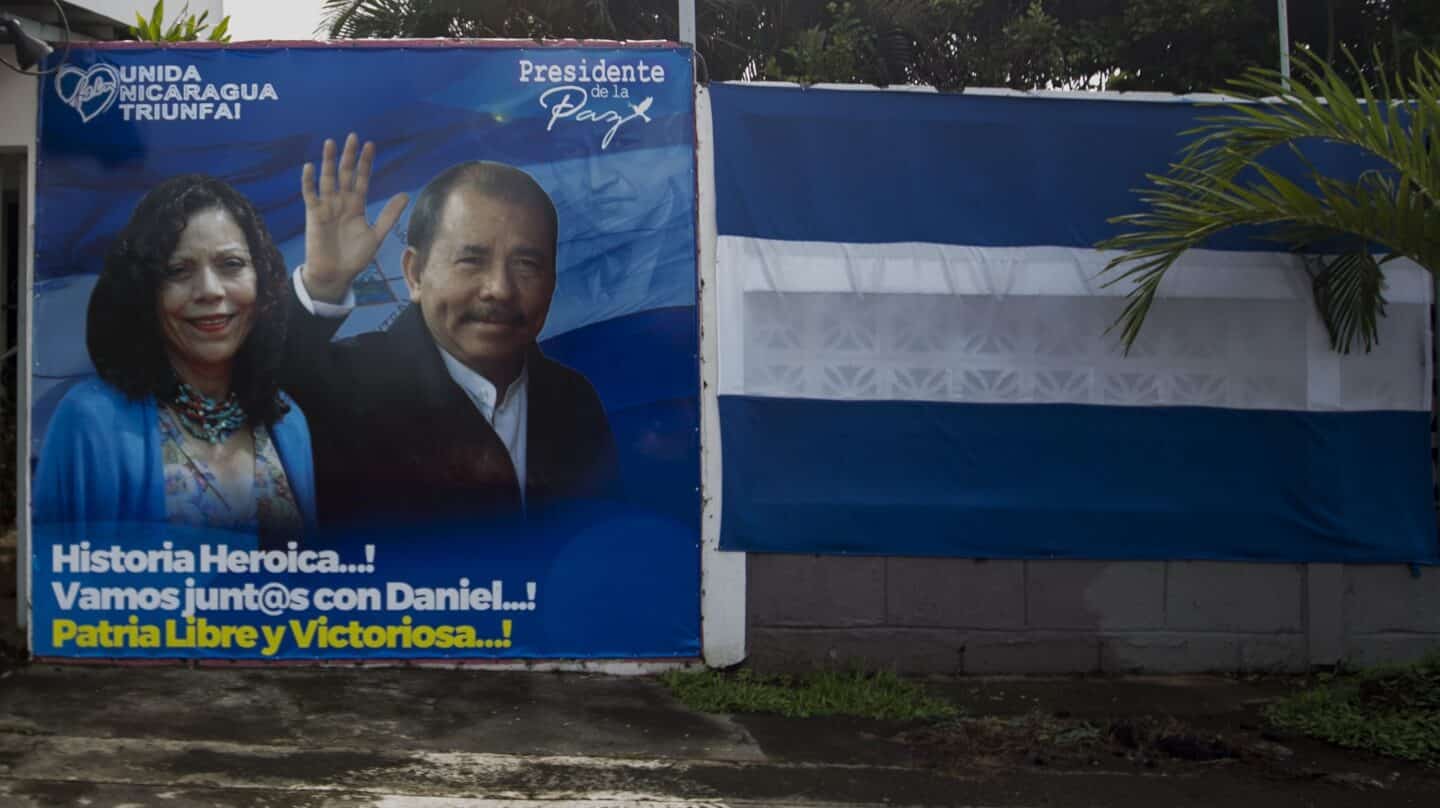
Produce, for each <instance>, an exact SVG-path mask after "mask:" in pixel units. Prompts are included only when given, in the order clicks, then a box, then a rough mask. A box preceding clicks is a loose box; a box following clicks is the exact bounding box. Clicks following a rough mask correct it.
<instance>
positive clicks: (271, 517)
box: [160, 406, 303, 546]
mask: <svg viewBox="0 0 1440 808" xmlns="http://www.w3.org/2000/svg"><path fill="white" fill-rule="evenodd" d="M177 419H178V416H177V415H175V413H173V412H171V411H170V409H169V408H168V407H164V406H162V407H160V438H161V440H160V457H161V460H162V461H163V463H164V465H165V512H166V514H167V515H168V517H169V521H170V522H171V523H172V524H181V525H191V526H198V527H211V528H223V529H226V530H234V531H240V532H245V533H253V534H256V535H257V536H259V537H260V538H261V544H262V546H263V545H266V544H271V543H274V544H275V545H276V546H279V545H280V544H283V542H285V541H286V540H293V539H297V538H299V537H300V533H301V529H302V525H303V522H302V520H301V517H300V508H299V506H298V505H296V503H295V494H294V492H292V491H291V490H290V480H289V478H288V477H286V476H285V467H284V466H283V465H281V463H280V455H279V454H278V453H277V452H276V451H275V444H274V443H273V442H272V441H271V440H270V432H269V431H268V430H266V429H265V427H264V426H256V427H254V436H255V485H254V486H253V487H252V488H251V494H252V496H250V497H249V498H248V499H246V500H245V501H243V502H227V501H226V500H225V499H224V498H223V497H222V496H220V494H219V493H218V491H217V488H216V486H215V473H214V472H213V471H211V469H210V468H209V466H208V465H207V464H205V463H204V462H202V461H196V460H194V459H192V458H191V456H190V455H189V454H188V453H186V452H185V450H184V448H183V444H182V441H183V439H184V436H185V432H184V430H183V429H182V428H181V426H180V423H179V421H178V420H177Z"/></svg>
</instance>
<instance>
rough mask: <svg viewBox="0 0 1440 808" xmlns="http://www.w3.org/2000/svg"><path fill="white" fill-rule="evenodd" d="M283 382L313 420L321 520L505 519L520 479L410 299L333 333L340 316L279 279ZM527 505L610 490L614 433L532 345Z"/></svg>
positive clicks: (570, 378) (608, 494)
mask: <svg viewBox="0 0 1440 808" xmlns="http://www.w3.org/2000/svg"><path fill="white" fill-rule="evenodd" d="M289 298H290V302H289V323H288V326H289V336H288V339H287V343H288V344H287V346H286V361H287V364H286V366H285V368H284V371H283V372H282V384H283V386H284V388H285V390H286V391H287V392H288V393H290V395H291V396H292V397H294V399H295V401H296V402H297V403H298V404H299V405H300V408H301V410H303V411H304V413H305V417H306V419H307V420H308V421H309V422H310V433H311V442H312V445H313V446H314V452H315V487H316V500H317V505H318V511H319V520H320V524H321V525H322V526H326V525H336V524H351V523H357V522H362V521H364V522H372V521H375V520H391V519H393V520H398V521H403V522H415V521H422V522H423V521H431V520H447V521H448V520H452V519H456V518H470V517H489V516H512V515H517V514H519V513H520V512H521V499H520V486H519V482H518V481H517V478H516V474H515V468H514V465H513V464H512V463H511V461H510V456H509V454H508V453H507V452H506V450H505V444H504V443H502V442H501V440H500V436H499V435H497V434H496V433H495V430H494V429H492V428H491V427H490V425H489V424H488V423H487V422H486V421H485V419H484V417H483V416H481V414H480V412H479V410H477V409H476V408H475V404H474V403H473V402H472V401H471V400H470V398H469V396H467V395H466V394H465V391H464V390H463V389H461V388H460V386H459V385H457V384H456V383H455V381H454V380H453V379H451V378H450V373H449V371H448V370H447V369H446V367H445V362H444V360H443V359H442V358H441V356H440V351H439V349H438V348H437V347H436V345H435V341H434V338H433V337H431V335H430V331H429V329H428V328H427V327H426V325H425V320H424V317H423V316H422V314H421V311H420V307H419V306H417V305H410V306H408V307H406V308H405V310H404V311H402V312H401V314H400V315H399V317H397V318H396V319H395V321H394V323H392V324H391V326H390V327H389V329H387V330H385V331H379V332H372V333H368V334H361V335H358V336H356V337H353V338H351V339H347V340H344V341H341V342H332V341H331V339H332V337H333V336H334V335H335V332H336V331H337V330H338V329H339V327H340V323H341V322H342V320H341V319H339V318H328V317H318V316H316V315H313V314H311V313H309V312H308V311H306V310H305V308H304V306H303V305H301V303H300V301H299V298H298V297H296V295H295V291H294V289H293V288H292V289H290V290H289ZM526 372H527V374H528V376H529V382H528V384H529V389H528V391H527V394H528V403H529V411H528V413H527V414H526V433H525V434H526V457H525V465H526V480H525V507H524V511H525V513H527V514H528V515H530V516H536V515H541V514H543V513H544V512H545V511H546V509H547V508H549V507H551V506H553V505H556V504H558V503H561V502H570V501H574V500H592V499H613V498H617V497H618V496H619V492H620V472H619V465H618V463H617V460H616V453H615V441H614V438H613V436H612V435H611V432H610V425H609V423H608V422H607V421H606V419H605V411H604V409H603V408H602V407H601V404H600V398H599V396H597V395H596V394H595V389H594V388H593V387H591V386H590V383H589V382H588V381H587V380H586V379H585V377H584V376H582V375H580V374H579V373H577V372H575V371H574V370H571V369H570V368H567V367H565V366H564V365H561V364H560V363H558V362H555V361H553V360H551V359H548V358H546V357H545V355H544V354H542V353H541V352H540V349H539V347H538V346H532V347H531V349H530V354H529V356H528V357H527V358H526Z"/></svg>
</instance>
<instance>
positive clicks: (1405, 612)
mask: <svg viewBox="0 0 1440 808" xmlns="http://www.w3.org/2000/svg"><path fill="white" fill-rule="evenodd" d="M1345 631H1346V633H1347V634H1356V635H1361V634H1380V633H1385V632H1400V633H1417V634H1426V633H1435V634H1440V569H1433V568H1431V569H1425V568H1423V567H1422V568H1420V577H1418V578H1417V577H1415V576H1413V575H1411V573H1410V568H1409V567H1408V566H1403V565H1398V564H1395V565H1391V564H1386V565H1380V566H1370V565H1366V566H1353V565H1352V566H1347V567H1346V568H1345Z"/></svg>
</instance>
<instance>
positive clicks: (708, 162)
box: [695, 85, 745, 668]
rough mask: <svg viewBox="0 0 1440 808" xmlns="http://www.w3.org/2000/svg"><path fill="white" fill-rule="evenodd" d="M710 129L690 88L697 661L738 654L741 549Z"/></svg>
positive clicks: (705, 109)
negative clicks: (729, 452) (734, 511)
mask: <svg viewBox="0 0 1440 808" xmlns="http://www.w3.org/2000/svg"><path fill="white" fill-rule="evenodd" d="M714 137H715V130H714V127H713V125H712V121H711V117H710V92H709V90H707V89H706V88H705V87H702V86H699V85H696V87H695V170H696V179H697V183H696V184H697V191H698V200H697V208H696V210H697V218H698V222H697V228H698V229H697V232H696V238H697V242H698V244H697V247H698V252H699V255H698V262H699V267H698V269H699V277H698V279H697V280H698V282H699V284H700V502H701V516H700V642H701V649H702V653H703V654H704V658H705V664H706V665H709V666H710V667H712V668H726V667H729V666H731V665H736V664H738V663H740V662H741V661H743V660H744V659H745V554H744V553H736V552H721V550H720V496H721V486H720V481H721V479H722V478H721V474H722V471H723V470H722V467H721V459H720V400H719V391H720V363H719V356H718V354H719V350H718V346H719V340H718V338H717V336H716V331H715V329H716V327H717V325H718V322H719V318H718V317H717V316H716V304H717V295H716V288H715V259H716V244H717V241H718V227H717V224H716V221H715V141H714Z"/></svg>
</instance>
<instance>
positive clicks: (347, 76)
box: [31, 44, 700, 658]
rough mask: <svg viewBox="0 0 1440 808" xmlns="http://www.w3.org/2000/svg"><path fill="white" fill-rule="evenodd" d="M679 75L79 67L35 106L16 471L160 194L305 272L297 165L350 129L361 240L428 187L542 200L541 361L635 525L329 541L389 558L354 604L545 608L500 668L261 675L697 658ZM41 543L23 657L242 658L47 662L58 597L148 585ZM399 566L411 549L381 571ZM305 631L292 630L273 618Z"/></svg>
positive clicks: (221, 56) (391, 54) (575, 522)
mask: <svg viewBox="0 0 1440 808" xmlns="http://www.w3.org/2000/svg"><path fill="white" fill-rule="evenodd" d="M642 65H643V67H642ZM550 66H554V67H555V68H556V69H554V70H551V69H549V67H550ZM621 68H624V69H625V72H624V73H623V74H622V73H621ZM690 71H691V68H690V52H689V51H688V50H687V49H679V48H667V47H629V48H509V47H506V48H499V47H497V48H475V47H462V48H442V47H427V46H405V45H398V46H397V45H389V44H387V45H386V46H383V47H352V48H332V47H315V48H211V47H203V48H196V47H187V48H166V49H153V48H148V47H145V48H132V47H126V48H110V49H97V50H85V49H76V50H74V51H73V52H72V53H71V56H70V59H69V62H68V63H67V68H66V70H64V71H62V72H61V74H60V75H59V76H58V77H56V78H55V79H53V80H47V81H45V82H42V85H41V91H40V92H41V103H40V106H41V115H40V120H41V123H40V133H39V153H38V172H37V191H36V216H35V221H36V233H35V248H36V258H35V287H34V292H35V317H34V332H33V346H34V350H33V364H32V368H31V371H32V379H33V385H32V401H31V415H32V432H31V434H32V445H31V452H32V458H38V457H39V456H40V450H41V446H42V444H43V441H44V436H45V434H46V427H47V425H48V424H49V421H50V417H51V415H52V414H53V413H54V411H55V408H56V406H57V404H58V403H59V402H60V401H61V400H62V399H63V398H64V396H65V394H66V393H67V392H68V391H69V390H71V389H72V388H73V387H74V386H75V385H76V384H77V383H79V382H81V381H83V380H85V379H87V378H93V373H94V371H93V368H92V367H91V364H90V360H89V356H88V354H87V352H86V348H85V339H84V337H85V316H86V314H85V313H86V306H87V304H88V300H89V295H90V290H91V288H92V286H93V284H94V281H95V278H96V275H97V273H98V272H99V270H100V268H101V266H102V264H103V262H104V259H105V254H106V252H107V250H108V249H109V248H110V246H111V242H112V240H113V237H114V235H115V233H116V232H117V231H118V230H119V229H120V228H121V227H122V226H123V225H124V223H125V222H126V221H127V219H128V218H129V216H130V214H131V211H132V210H133V208H134V206H135V203H136V202H137V201H138V200H139V198H140V197H141V196H142V195H143V194H144V193H145V192H146V191H147V190H149V189H150V188H152V187H154V186H155V185H156V184H157V183H159V182H160V181H162V180H164V179H166V178H168V177H171V176H174V175H177V174H182V173H189V172H203V173H207V174H212V175H215V176H218V177H221V178H223V179H225V180H226V181H227V182H229V183H231V184H232V185H234V186H235V187H236V188H237V189H238V190H239V191H240V192H241V193H243V194H244V195H245V196H246V197H248V198H249V199H250V200H251V201H252V202H253V204H254V205H255V207H256V209H257V210H258V211H259V213H260V215H261V216H262V217H263V219H264V221H265V223H266V225H267V226H268V228H269V229H270V232H271V233H272V235H273V237H274V239H275V241H276V244H277V245H278V246H279V247H280V249H281V252H282V253H283V255H284V257H285V259H286V261H287V263H288V264H289V265H290V266H292V267H294V266H298V265H299V264H300V263H301V262H303V260H304V207H303V200H302V199H301V196H300V183H299V178H300V168H301V166H302V165H303V164H304V163H305V162H307V161H311V162H314V161H318V159H319V155H320V153H321V147H322V143H323V141H324V140H325V139H326V138H336V139H339V138H342V137H343V136H344V135H345V133H347V132H351V131H354V132H357V133H359V134H360V135H361V137H363V138H365V139H367V140H373V141H374V142H375V143H376V145H377V149H378V158H377V162H376V168H375V173H374V176H373V179H372V181H371V187H370V193H369V202H370V206H371V207H370V211H369V213H370V217H371V219H372V220H373V218H374V216H375V214H376V213H377V212H378V210H379V207H380V206H381V205H383V203H384V201H385V200H387V199H388V198H390V197H391V196H392V195H394V194H396V193H399V192H406V193H409V194H411V197H412V199H413V197H414V194H415V193H416V192H417V191H418V190H419V189H420V188H421V187H422V186H423V185H424V183H425V182H426V181H427V180H428V179H430V178H431V177H433V176H434V175H435V174H437V173H439V172H440V171H441V170H443V169H445V168H446V167H448V166H450V165H453V164H455V163H458V162H462V161H467V160H477V159H480V160H493V161H498V162H504V163H509V164H512V165H516V166H519V167H520V168H523V169H524V170H526V171H527V172H529V173H530V174H531V175H532V176H534V177H535V179H536V180H537V181H538V182H539V183H540V185H541V186H542V187H543V188H544V189H545V190H546V192H547V193H548V194H549V195H550V196H551V198H552V199H553V201H554V203H555V206H556V208H557V212H558V214H559V220H560V233H559V244H558V252H559V255H558V260H557V266H558V269H557V273H558V281H557V289H556V293H555V296H554V299H553V302H552V305H551V308H550V313H549V316H548V319H547V320H546V325H545V330H544V332H543V333H542V334H541V345H542V348H543V349H544V351H545V353H546V355H548V356H549V357H551V358H553V359H555V360H557V361H559V362H561V363H563V364H565V365H568V366H570V367H572V368H575V369H576V370H578V371H580V372H581V373H582V374H583V375H584V376H585V377H586V378H588V380H589V381H590V383H591V384H592V385H593V386H594V387H595V389H596V391H597V393H598V394H599V396H600V399H601V401H602V403H603V406H604V408H605V413H606V416H607V418H608V420H609V422H610V425H611V428H612V429H613V431H614V433H615V438H616V443H617V447H618V451H619V455H620V457H619V460H620V466H621V472H622V475H623V478H624V486H625V489H626V493H627V497H628V501H627V505H626V506H625V507H623V508H619V509H615V510H611V511H607V512H604V513H595V512H587V513H584V514H581V513H572V514H567V515H566V516H565V517H564V518H559V519H556V520H553V521H551V522H549V523H547V528H546V530H545V532H544V534H543V535H541V536H538V537H537V536H535V535H533V531H530V532H527V533H525V534H524V535H523V536H522V534H521V532H520V531H518V530H517V531H512V532H507V531H506V529H505V528H503V527H501V526H487V527H486V529H485V531H483V532H484V535H483V536H477V535H475V534H476V532H477V531H476V529H475V527H474V526H467V525H417V526H414V529H413V530H410V531H408V532H407V533H408V535H404V536H399V535H395V534H396V532H397V531H395V530H389V531H388V532H385V533H377V534H376V535H360V534H358V533H354V532H352V533H347V534H343V535H341V534H331V535H328V536H327V537H326V541H327V542H328V543H329V544H330V545H331V546H333V547H335V548H336V550H337V551H338V552H340V553H341V554H342V555H343V556H344V557H345V558H346V559H347V563H348V562H349V561H361V560H363V559H362V556H363V553H364V547H365V545H367V544H374V545H376V547H377V548H378V552H377V555H378V556H379V558H378V559H377V560H376V562H375V567H376V570H375V571H374V572H373V576H374V577H373V579H369V580H368V584H367V585H370V584H373V585H378V586H381V587H382V588H383V585H384V581H385V580H386V579H388V578H392V577H393V578H395V579H396V580H399V579H402V578H403V579H404V580H405V581H407V582H408V583H409V584H413V585H415V586H430V587H452V588H453V587H455V586H456V581H458V580H459V579H460V578H461V577H468V578H469V579H473V580H474V581H476V582H477V585H478V582H480V581H482V580H483V581H486V582H489V581H490V580H492V579H496V580H499V579H503V580H504V581H505V583H506V586H508V587H512V589H511V591H512V592H515V591H516V590H515V589H513V587H521V591H523V586H524V584H525V582H533V583H535V584H536V588H537V590H538V592H539V593H540V594H539V595H538V597H537V599H536V604H537V606H536V608H535V609H533V610H529V611H524V612H517V613H516V614H514V615H513V631H514V634H513V642H512V644H511V645H510V646H509V647H507V648H495V649H484V650H480V651H476V650H464V651H456V650H453V649H452V650H448V651H441V650H438V649H431V650H429V651H422V650H419V649H413V648H412V649H409V650H408V651H407V652H406V653H394V652H392V651H389V650H374V649H354V648H347V649H335V648H331V649H326V650H324V651H321V652H317V651H316V650H315V649H314V648H313V647H312V648H310V649H297V648H295V647H287V649H286V650H285V651H284V652H283V653H281V654H279V655H277V657H276V658H282V657H286V656H289V657H316V656H321V657H324V656H331V657H392V658H393V657H416V658H418V657H425V656H444V657H456V656H526V657H562V656H563V657H584V656H605V657H619V656H632V657H633V656H641V657H661V656H693V655H696V654H698V650H699V595H698V588H699V513H700V499H699V434H698V426H699V406H698V370H697V354H698V342H697V332H698V326H697V321H696V282H695V229H694V222H695V169H694V159H695V157H694V114H693V99H692V95H691V72H690ZM642 77H643V78H642ZM612 79H613V80H612ZM625 79H631V80H628V81H627V80H625ZM191 87H193V89H189V88H191ZM172 88H173V89H172ZM222 108H223V109H224V110H225V112H221V111H220V110H221V109H222ZM557 110H559V112H558V113H557ZM606 113H609V114H606ZM617 121H618V123H617ZM408 216H409V210H408V209H407V211H406V213H405V214H404V215H403V216H402V218H401V220H400V222H399V224H398V225H397V227H396V228H395V231H393V232H392V233H391V234H390V236H389V237H388V238H387V239H386V240H385V241H384V243H383V244H382V246H381V248H380V251H379V253H378V255H377V257H376V261H375V264H374V265H373V266H372V267H371V268H370V269H368V270H367V271H366V272H365V274H364V275H362V276H361V278H360V280H359V281H358V282H357V283H356V285H355V290H356V293H357V301H358V304H359V306H358V308H357V309H356V310H355V311H354V312H353V313H352V314H351V315H350V316H349V318H348V319H347V320H346V322H345V324H344V326H343V327H342V329H341V331H340V333H339V335H338V337H339V338H344V337H348V336H352V335H355V334H358V333H362V332H365V331H371V330H376V329H379V328H383V327H385V326H386V325H387V324H389V323H390V322H392V321H393V320H394V318H395V317H396V316H397V314H398V313H399V312H400V311H401V310H402V309H403V308H404V307H405V306H406V305H407V303H408V296H407V292H406V288H405V283H404V280H403V277H402V275H401V272H400V255H401V252H402V251H403V247H404V239H403V234H404V231H405V228H406V226H407V224H408ZM373 495H374V496H375V497H385V496H386V491H385V490H383V487H380V488H379V489H378V490H376V491H374V492H373ZM102 534H103V535H105V536H108V537H109V539H110V540H113V541H116V542H119V543H120V544H122V545H125V546H129V545H132V544H133V545H134V546H135V547H137V548H140V547H150V546H152V545H153V544H154V543H155V542H159V541H164V540H165V537H167V536H172V537H173V536H178V535H179V534H177V533H174V532H171V531H170V529H163V530H157V526H156V525H153V524H152V525H148V526H114V528H113V533H106V532H105V531H101V534H97V536H96V539H95V541H94V542H93V544H94V546H95V547H96V548H99V547H101V546H102V545H101V541H100V538H101V535H102ZM33 535H34V543H33V547H34V556H33V560H34V572H35V578H34V581H35V591H36V595H37V596H36V599H35V604H34V614H33V618H34V621H35V623H34V625H35V626H36V633H35V638H34V643H35V644H34V648H35V652H36V654H37V655H41V656H47V655H88V656H101V657H121V656H160V657H166V656H171V657H173V656H222V657H223V656H234V657H247V656H250V657H253V656H257V655H256V654H255V653H253V652H249V653H247V652H245V651H243V650H235V649H209V650H204V649H201V650H196V651H194V652H187V653H181V654H177V653H175V652H174V651H173V650H167V649H164V648H162V649H140V650H123V649H115V648H96V649H80V648H76V647H75V646H74V645H73V644H71V645H69V646H67V647H65V648H57V647H54V646H53V645H52V644H51V643H50V642H49V641H50V639H51V637H50V636H49V635H48V634H47V633H46V631H44V630H43V629H45V627H46V626H48V625H49V623H50V621H51V620H53V619H55V618H57V617H60V616H61V615H60V611H62V610H60V609H59V607H58V602H57V600H56V597H55V596H54V595H55V593H54V592H52V584H54V583H57V582H59V583H61V584H62V585H68V584H71V583H76V582H78V583H80V584H82V586H85V587H90V586H95V587H107V586H112V587H118V586H122V585H123V586H130V585H131V584H134V583H135V582H136V581H138V580H139V579H138V578H136V577H134V574H131V573H93V574H83V573H73V572H71V573H65V574H64V575H61V574H58V573H56V572H55V571H54V568H55V563H54V557H53V549H54V547H56V546H59V547H61V548H62V549H63V548H66V547H68V546H69V544H70V543H73V542H76V541H78V540H80V539H81V538H83V537H79V536H77V535H75V531H74V530H73V526H66V525H45V524H37V525H35V526H34V531H33ZM171 541H172V544H173V545H174V546H177V547H178V546H181V542H180V541H179V540H178V539H173V538H172V539H171ZM186 541H189V542H191V543H207V544H213V545H218V544H220V543H225V544H227V546H229V547H231V548H234V547H244V546H246V545H247V542H248V544H249V546H254V539H253V537H244V536H236V535H220V536H215V535H206V536H189V537H187V538H186ZM107 546H108V545H107ZM400 547H403V548H404V552H403V553H400V552H395V550H396V549H397V548H400ZM127 576H128V577H127ZM181 577H182V578H183V577H184V576H181ZM200 577H201V578H202V580H200V581H197V582H196V583H197V584H199V585H204V584H205V583H206V582H209V583H213V584H214V585H216V586H226V587H229V586H237V587H238V586H243V584H244V583H245V582H250V583H253V584H255V585H257V586H260V585H263V584H264V583H268V582H277V581H278V579H275V580H272V577H267V576H266V575H264V574H251V575H244V574H240V575H236V574H228V575H222V576H220V577H219V578H216V579H214V580H211V579H210V578H206V577H205V576H200ZM365 577H366V575H365V574H350V575H349V577H348V580H350V581H352V582H357V583H355V585H356V586H359V585H360V582H362V579H365ZM165 579H166V576H164V575H160V576H159V577H157V578H155V579H154V580H152V581H151V582H150V583H152V584H154V585H157V586H158V585H160V584H162V583H164V582H165ZM171 583H174V581H172V582H171ZM295 583H296V582H295V581H291V584H295ZM299 585H303V586H304V587H309V588H312V589H313V588H315V587H318V586H321V585H323V581H321V579H320V577H316V576H314V575H311V576H308V579H307V580H306V581H304V582H301V584H299ZM180 586H181V587H182V588H183V587H184V583H183V581H181V582H180ZM131 614H133V612H131V611H128V610H126V609H124V608H114V609H109V608H106V609H95V610H89V611H86V612H84V613H83V614H82V615H81V617H83V619H84V620H86V621H89V622H92V623H94V622H96V621H99V620H108V621H111V622H112V623H120V622H124V621H127V620H128V619H129V617H130V615H131ZM318 614H319V613H318V612H315V611H313V610H309V611H306V610H301V612H300V613H287V614H286V615H285V616H284V617H283V619H286V620H288V619H292V618H295V619H302V620H308V619H314V618H316V616H317V615H318ZM69 616H70V617H74V616H75V615H74V614H73V613H72V614H70V615H69ZM411 616H412V617H414V619H415V621H416V622H417V623H418V622H423V621H439V622H455V621H456V620H459V619H468V618H473V617H474V614H468V615H467V614H458V613H457V614H450V613H446V612H443V611H437V612H429V613H425V614H420V613H412V614H411ZM272 617H273V616H272ZM385 617H386V619H389V618H394V619H396V620H398V619H399V615H398V614H389V615H386V616H385ZM227 619H228V620H229V621H230V622H240V623H244V622H247V621H248V622H250V623H252V624H254V625H259V624H260V623H263V622H264V621H265V620H268V619H271V618H270V617H266V616H264V615H260V614H255V613H249V612H244V611H242V612H240V613H238V614H233V613H232V614H230V615H228V616H227ZM274 619H276V620H280V619H282V618H279V617H275V618H274ZM477 625H478V623H477ZM495 636H499V635H498V634H496V635H495Z"/></svg>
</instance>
